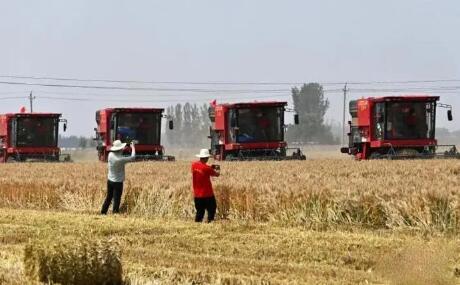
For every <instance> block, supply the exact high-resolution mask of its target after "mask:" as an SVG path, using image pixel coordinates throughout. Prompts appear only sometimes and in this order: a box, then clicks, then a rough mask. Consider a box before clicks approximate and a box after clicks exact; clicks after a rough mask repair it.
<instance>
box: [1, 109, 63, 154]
mask: <svg viewBox="0 0 460 285" xmlns="http://www.w3.org/2000/svg"><path fill="white" fill-rule="evenodd" d="M60 122H62V123H64V125H63V129H64V132H65V131H66V129H67V120H65V119H61V114H57V113H27V112H26V110H25V108H22V109H21V113H8V114H3V115H0V146H1V148H0V162H25V161H40V162H59V161H63V162H68V161H70V155H69V154H61V149H60V148H59V147H58V138H59V123H60Z"/></svg>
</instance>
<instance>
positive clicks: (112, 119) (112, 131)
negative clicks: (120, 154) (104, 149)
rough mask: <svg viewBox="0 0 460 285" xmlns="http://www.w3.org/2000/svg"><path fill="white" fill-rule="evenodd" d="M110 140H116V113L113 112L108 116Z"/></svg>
mask: <svg viewBox="0 0 460 285" xmlns="http://www.w3.org/2000/svg"><path fill="white" fill-rule="evenodd" d="M109 124H110V125H109V126H110V140H111V142H114V141H116V140H117V113H113V114H112V115H111V116H110V122H109Z"/></svg>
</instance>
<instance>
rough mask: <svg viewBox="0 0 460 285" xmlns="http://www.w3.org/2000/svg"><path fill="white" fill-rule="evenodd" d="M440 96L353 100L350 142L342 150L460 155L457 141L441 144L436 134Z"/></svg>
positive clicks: (367, 154) (390, 155) (395, 155)
mask: <svg viewBox="0 0 460 285" xmlns="http://www.w3.org/2000/svg"><path fill="white" fill-rule="evenodd" d="M438 101H439V96H387V97H370V98H363V99H358V100H353V101H350V105H349V106H350V115H351V117H352V120H351V121H349V122H348V124H349V126H350V132H349V133H348V138H349V145H348V147H342V148H341V152H342V153H348V154H350V155H353V156H355V158H356V159H357V160H362V159H379V158H387V159H416V158H460V154H459V153H458V151H457V148H456V147H455V145H438V142H437V140H436V137H435V128H436V107H443V108H447V109H448V110H447V117H448V120H449V121H451V120H452V106H451V105H446V104H441V103H438Z"/></svg>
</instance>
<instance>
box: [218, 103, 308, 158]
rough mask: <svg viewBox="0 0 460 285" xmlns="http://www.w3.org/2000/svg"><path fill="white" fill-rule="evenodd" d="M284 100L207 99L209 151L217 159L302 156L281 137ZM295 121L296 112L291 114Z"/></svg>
mask: <svg viewBox="0 0 460 285" xmlns="http://www.w3.org/2000/svg"><path fill="white" fill-rule="evenodd" d="M286 105H287V103H286V102H253V103H236V104H215V102H212V103H211V106H210V108H209V118H210V120H211V124H212V126H211V128H210V136H209V138H210V139H211V153H212V155H213V156H214V159H217V160H305V155H303V154H302V152H301V150H300V149H299V148H296V149H294V151H293V153H292V154H291V155H288V154H287V152H288V150H290V149H289V148H288V147H287V143H286V142H285V141H284V129H285V125H284V112H285V111H286ZM294 121H295V123H296V124H298V122H299V120H298V115H297V114H296V115H294Z"/></svg>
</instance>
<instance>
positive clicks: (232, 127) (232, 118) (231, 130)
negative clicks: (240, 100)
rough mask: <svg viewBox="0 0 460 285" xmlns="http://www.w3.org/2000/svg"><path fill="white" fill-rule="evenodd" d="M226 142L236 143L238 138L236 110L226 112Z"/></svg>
mask: <svg viewBox="0 0 460 285" xmlns="http://www.w3.org/2000/svg"><path fill="white" fill-rule="evenodd" d="M227 124H228V140H229V141H230V142H236V138H237V137H238V131H239V128H238V109H230V110H228V122H227Z"/></svg>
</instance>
